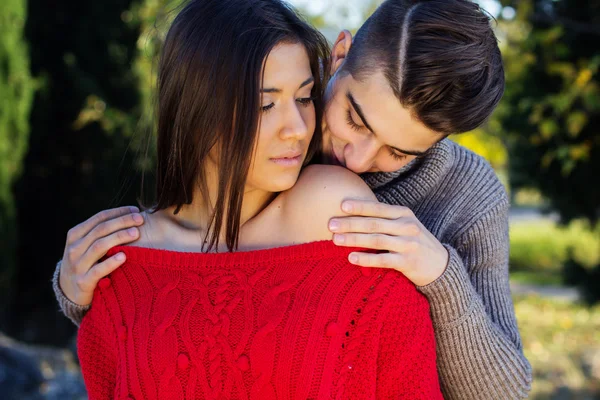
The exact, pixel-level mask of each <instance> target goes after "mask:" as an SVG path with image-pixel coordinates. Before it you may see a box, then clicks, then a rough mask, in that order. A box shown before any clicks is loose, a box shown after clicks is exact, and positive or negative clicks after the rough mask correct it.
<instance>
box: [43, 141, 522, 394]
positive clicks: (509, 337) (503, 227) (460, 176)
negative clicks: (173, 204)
mask: <svg viewBox="0 0 600 400" xmlns="http://www.w3.org/2000/svg"><path fill="white" fill-rule="evenodd" d="M363 178H364V180H365V182H367V184H369V186H371V188H372V189H373V190H374V192H375V194H376V196H377V198H378V199H379V200H380V201H382V202H385V203H388V204H397V205H402V206H406V207H409V208H410V209H412V210H413V212H414V213H415V215H416V216H417V218H419V220H420V221H421V223H422V224H423V225H425V227H427V229H429V230H430V231H431V233H433V234H434V235H435V236H436V237H437V238H438V239H439V240H440V242H442V243H443V244H444V246H445V247H446V249H448V252H449V254H450V260H449V263H448V266H447V268H446V271H445V272H444V273H443V275H442V276H441V277H439V278H438V279H437V280H436V281H434V282H432V283H431V284H429V285H427V286H423V287H419V288H418V289H419V290H420V291H421V292H422V293H423V294H424V295H425V296H426V297H427V298H428V299H429V303H430V306H431V314H432V319H433V324H434V328H435V335H436V342H437V353H438V360H437V362H438V370H439V375H440V380H441V384H442V390H443V392H444V397H445V398H446V399H502V400H504V399H522V398H525V397H527V393H528V392H529V390H530V386H531V366H530V365H529V363H528V362H527V359H526V358H525V357H524V355H523V349H522V345H521V339H520V336H519V331H518V329H517V323H516V319H515V313H514V307H513V303H512V299H511V295H510V287H509V280H508V250H509V241H508V208H509V201H508V199H507V196H506V191H505V190H504V187H503V186H502V184H501V183H500V182H499V181H498V179H497V177H496V175H495V174H494V171H493V170H492V168H491V167H490V166H489V164H487V163H486V162H485V160H483V159H482V158H481V157H479V156H477V155H475V154H474V153H472V152H471V151H469V150H467V149H465V148H463V147H461V146H458V145H457V144H455V143H453V142H451V141H449V140H447V139H446V140H443V141H441V142H440V143H438V144H437V145H436V146H434V147H433V148H431V149H430V151H429V152H428V153H427V155H426V156H425V157H423V158H419V159H416V160H414V161H413V162H411V163H410V164H409V165H407V166H406V167H405V168H403V169H402V170H400V171H397V172H394V173H374V174H366V175H365V176H363ZM59 271H60V263H59V265H58V266H57V268H56V271H55V273H54V281H53V286H54V290H55V293H56V296H57V299H58V302H59V304H60V306H61V309H62V311H63V312H64V313H65V315H66V316H67V317H69V318H70V319H71V320H73V322H75V324H77V325H79V323H80V322H81V319H82V318H83V315H85V312H86V311H87V307H81V306H78V305H77V304H75V303H72V302H71V301H69V299H67V298H66V297H65V296H64V294H63V293H62V291H61V290H60V287H59V286H58V274H59Z"/></svg>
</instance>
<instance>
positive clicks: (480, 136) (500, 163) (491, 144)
mask: <svg viewBox="0 0 600 400" xmlns="http://www.w3.org/2000/svg"><path fill="white" fill-rule="evenodd" d="M450 138H451V139H452V140H453V141H455V142H456V143H458V144H460V145H461V146H464V147H466V148H468V149H470V150H472V151H473V152H475V153H477V154H479V155H480V156H482V157H483V158H485V159H486V160H487V161H488V162H489V163H490V164H491V165H492V167H494V169H495V170H502V169H504V168H506V166H507V161H508V153H507V151H506V147H505V146H504V143H502V140H501V139H500V137H499V136H496V135H492V134H491V133H490V132H489V131H488V130H486V129H484V128H480V129H476V130H474V131H471V132H466V133H461V134H460V135H453V136H451V137H450Z"/></svg>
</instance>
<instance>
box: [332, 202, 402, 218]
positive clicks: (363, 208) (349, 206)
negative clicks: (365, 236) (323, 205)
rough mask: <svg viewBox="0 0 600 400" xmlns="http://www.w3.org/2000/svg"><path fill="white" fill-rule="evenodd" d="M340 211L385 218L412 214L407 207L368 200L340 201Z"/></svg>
mask: <svg viewBox="0 0 600 400" xmlns="http://www.w3.org/2000/svg"><path fill="white" fill-rule="evenodd" d="M342 211H344V212H345V213H346V214H350V215H362V216H364V217H378V218H387V219H396V218H401V217H407V216H411V215H413V213H412V211H411V210H410V209H409V208H407V207H402V206H392V205H389V204H385V203H380V202H378V201H370V200H344V201H343V202H342Z"/></svg>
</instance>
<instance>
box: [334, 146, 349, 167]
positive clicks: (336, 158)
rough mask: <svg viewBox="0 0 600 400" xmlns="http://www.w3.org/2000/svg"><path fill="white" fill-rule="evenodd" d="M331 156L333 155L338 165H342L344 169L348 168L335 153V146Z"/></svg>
mask: <svg viewBox="0 0 600 400" xmlns="http://www.w3.org/2000/svg"><path fill="white" fill-rule="evenodd" d="M331 155H332V158H333V161H334V162H335V163H336V164H337V165H340V166H342V167H346V165H344V163H343V162H341V161H340V158H339V157H338V155H337V154H336V152H335V148H334V147H333V146H332V147H331Z"/></svg>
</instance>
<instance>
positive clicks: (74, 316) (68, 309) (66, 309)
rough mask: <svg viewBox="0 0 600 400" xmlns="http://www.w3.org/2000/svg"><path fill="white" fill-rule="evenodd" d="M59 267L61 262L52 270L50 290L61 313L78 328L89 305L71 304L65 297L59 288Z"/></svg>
mask: <svg viewBox="0 0 600 400" xmlns="http://www.w3.org/2000/svg"><path fill="white" fill-rule="evenodd" d="M60 266H61V261H59V262H58V264H56V269H55V270H54V275H53V277H52V288H53V289H54V295H55V296H56V301H58V305H59V306H60V310H61V311H62V313H63V314H64V315H65V316H66V317H67V318H69V319H70V320H71V321H73V323H74V324H75V325H77V326H79V325H80V324H81V320H82V319H83V317H84V316H85V314H86V313H87V312H88V310H89V309H90V305H87V306H82V305H79V304H76V303H73V302H72V301H71V300H69V298H68V297H67V296H65V293H64V292H63V291H62V289H61V287H60Z"/></svg>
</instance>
